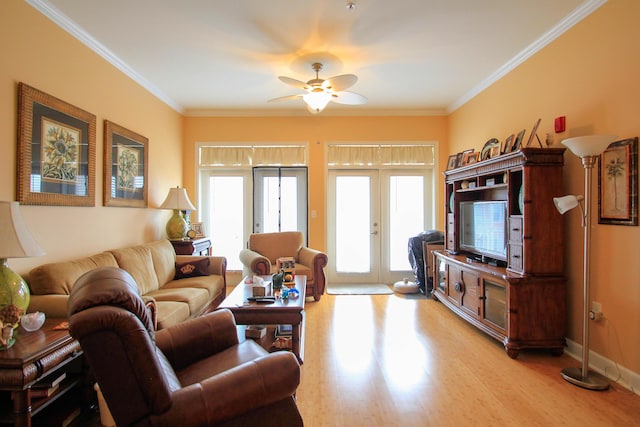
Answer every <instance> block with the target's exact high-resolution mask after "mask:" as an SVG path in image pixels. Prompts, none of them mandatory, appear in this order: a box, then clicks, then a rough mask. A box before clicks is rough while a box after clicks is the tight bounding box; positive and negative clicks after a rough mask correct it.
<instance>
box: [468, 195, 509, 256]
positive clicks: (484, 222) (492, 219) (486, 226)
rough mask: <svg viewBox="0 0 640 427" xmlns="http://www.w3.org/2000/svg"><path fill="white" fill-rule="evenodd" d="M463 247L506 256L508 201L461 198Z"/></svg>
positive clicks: (482, 252) (488, 254) (481, 252)
mask: <svg viewBox="0 0 640 427" xmlns="http://www.w3.org/2000/svg"><path fill="white" fill-rule="evenodd" d="M460 249H461V250H463V251H466V252H470V253H472V254H476V255H479V256H481V257H488V258H491V259H496V260H500V261H506V260H507V202H506V201H504V200H495V201H476V202H460Z"/></svg>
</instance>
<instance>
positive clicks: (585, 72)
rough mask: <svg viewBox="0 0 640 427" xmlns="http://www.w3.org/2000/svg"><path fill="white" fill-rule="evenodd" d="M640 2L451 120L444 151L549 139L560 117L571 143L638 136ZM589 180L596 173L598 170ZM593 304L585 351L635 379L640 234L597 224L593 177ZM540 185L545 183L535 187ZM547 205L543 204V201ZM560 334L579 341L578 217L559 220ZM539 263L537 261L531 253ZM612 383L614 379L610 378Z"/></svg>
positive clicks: (574, 178) (605, 9)
mask: <svg viewBox="0 0 640 427" xmlns="http://www.w3.org/2000/svg"><path fill="white" fill-rule="evenodd" d="M639 18H640V2H638V1H636V0H614V1H609V2H608V3H606V4H605V5H604V6H602V7H601V8H600V9H598V10H597V11H595V12H594V13H593V14H592V15H590V16H589V17H587V18H586V19H584V20H583V21H582V22H580V23H578V24H577V25H576V26H575V27H574V28H572V29H571V30H569V31H568V32H567V33H565V34H564V35H562V36H561V37H560V38H558V39H557V40H555V41H554V42H553V43H551V44H550V45H549V46H547V47H546V48H545V49H543V50H542V51H541V52H539V53H538V54H536V55H535V56H533V57H532V58H530V59H529V60H528V61H526V62H525V63H524V64H522V65H521V66H519V67H518V68H517V69H515V70H514V71H512V72H511V73H510V74H508V75H507V76H505V77H504V78H502V79H501V80H500V81H498V82H497V83H495V84H494V85H493V86H492V87H490V88H489V89H487V90H485V91H484V92H483V93H481V94H480V95H479V96H477V97H476V98H475V99H473V100H472V101H470V102H468V103H467V104H466V105H464V106H462V107H461V108H459V109H458V110H457V111H455V112H454V113H453V114H452V115H451V116H450V129H449V130H450V152H451V153H455V152H459V151H462V150H464V149H466V148H471V147H474V148H475V149H476V151H477V150H479V149H480V148H481V147H482V145H483V143H484V141H486V140H487V139H489V138H491V137H497V138H499V139H500V140H504V138H506V137H507V136H508V135H509V134H511V133H517V132H518V131H519V130H520V129H522V128H526V129H528V130H530V129H531V127H532V125H533V123H534V121H535V120H536V119H538V118H539V117H540V118H542V123H541V125H540V130H539V135H540V136H541V139H543V141H544V136H545V134H546V133H547V132H551V133H552V134H553V120H554V118H555V117H557V116H566V118H567V119H566V120H567V131H566V132H564V133H562V134H559V135H554V139H555V143H556V144H559V143H560V140H562V139H565V138H568V137H571V136H577V135H585V134H591V133H611V134H615V135H619V137H620V138H621V139H622V138H630V137H634V136H638V135H639V134H640V120H639V115H640V108H639V107H638V100H639V99H640V79H639V78H638V69H640V54H639V53H640V27H639V26H638V25H637V22H638V19H639ZM596 171H597V169H596ZM583 176H584V175H583V169H582V166H581V163H580V160H579V159H578V158H577V157H575V156H574V155H573V154H571V153H570V152H569V151H567V152H565V169H564V177H565V179H564V181H565V182H564V186H565V192H566V193H567V194H583V193H584V183H583ZM593 183H594V192H593V194H592V200H593V201H594V204H593V205H592V208H593V209H594V217H593V218H595V219H594V221H593V225H592V257H591V259H592V262H591V300H594V301H598V302H600V303H602V308H603V312H604V315H605V317H606V318H607V320H606V321H604V322H600V323H594V322H591V326H590V330H591V333H590V337H591V338H590V339H591V341H590V348H591V349H592V350H593V351H595V352H597V353H599V354H601V355H603V356H604V357H606V358H609V359H611V360H614V361H616V362H618V363H619V364H620V365H622V366H625V367H627V368H629V369H631V370H632V371H634V372H640V339H639V338H638V337H640V284H639V283H638V278H639V277H640V262H639V261H638V254H639V253H640V228H638V227H628V226H613V225H600V224H598V220H597V214H596V212H597V211H595V209H597V194H598V193H597V172H594V175H593ZM538 184H539V185H545V183H544V182H540V183H538ZM549 202H550V203H551V201H549ZM565 225H566V227H565V235H566V236H565V237H566V239H567V241H568V244H567V245H566V248H567V249H566V250H567V253H566V259H567V265H566V268H565V271H566V275H567V277H568V291H569V292H568V294H569V297H568V308H569V316H568V331H567V336H568V338H570V339H571V340H573V341H575V342H578V343H581V342H582V300H583V298H582V295H583V292H582V289H583V288H582V228H581V226H580V215H579V213H578V211H575V212H573V211H572V212H571V213H569V214H566V215H565ZM539 255H540V256H544V254H539ZM612 375H615V373H612Z"/></svg>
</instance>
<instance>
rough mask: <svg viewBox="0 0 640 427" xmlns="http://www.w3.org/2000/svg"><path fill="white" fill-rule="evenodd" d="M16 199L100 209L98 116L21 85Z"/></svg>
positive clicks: (29, 202)
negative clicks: (97, 201) (97, 202)
mask: <svg viewBox="0 0 640 427" xmlns="http://www.w3.org/2000/svg"><path fill="white" fill-rule="evenodd" d="M17 163H18V164H17V175H18V176H17V191H16V193H17V199H18V202H20V203H21V204H24V205H50V206H89V207H90V206H95V182H96V178H95V174H96V116H95V115H93V114H91V113H89V112H88V111H85V110H83V109H81V108H78V107H76V106H74V105H71V104H69V103H67V102H65V101H62V100H61V99H59V98H56V97H54V96H52V95H49V94H47V93H45V92H42V91H40V90H38V89H36V88H34V87H31V86H29V85H27V84H26V83H22V82H20V83H19V84H18V162H17Z"/></svg>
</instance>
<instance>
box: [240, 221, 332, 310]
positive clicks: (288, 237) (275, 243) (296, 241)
mask: <svg viewBox="0 0 640 427" xmlns="http://www.w3.org/2000/svg"><path fill="white" fill-rule="evenodd" d="M282 257H293V258H294V259H295V261H296V267H295V268H296V275H298V274H300V275H303V276H307V290H306V296H307V297H313V299H314V300H316V301H320V297H322V294H324V287H325V276H324V267H326V265H327V255H326V254H324V253H322V252H320V251H318V250H315V249H310V248H308V247H306V246H304V236H303V235H302V233H301V232H299V231H283V232H280V233H254V234H251V235H250V236H249V241H248V242H247V249H243V250H242V251H240V261H241V262H242V265H243V266H244V271H243V272H244V275H245V276H247V275H257V276H267V275H271V274H274V273H276V260H277V259H278V258H282Z"/></svg>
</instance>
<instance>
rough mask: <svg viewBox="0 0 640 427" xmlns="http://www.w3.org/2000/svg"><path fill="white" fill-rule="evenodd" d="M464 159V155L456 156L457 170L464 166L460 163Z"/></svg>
mask: <svg viewBox="0 0 640 427" xmlns="http://www.w3.org/2000/svg"><path fill="white" fill-rule="evenodd" d="M463 158H464V153H463V152H460V153H458V154H456V167H457V168H459V167H460V166H464V164H463V163H462V159H463Z"/></svg>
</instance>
